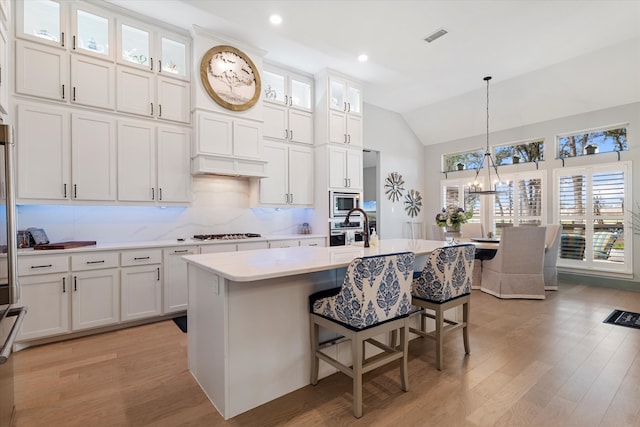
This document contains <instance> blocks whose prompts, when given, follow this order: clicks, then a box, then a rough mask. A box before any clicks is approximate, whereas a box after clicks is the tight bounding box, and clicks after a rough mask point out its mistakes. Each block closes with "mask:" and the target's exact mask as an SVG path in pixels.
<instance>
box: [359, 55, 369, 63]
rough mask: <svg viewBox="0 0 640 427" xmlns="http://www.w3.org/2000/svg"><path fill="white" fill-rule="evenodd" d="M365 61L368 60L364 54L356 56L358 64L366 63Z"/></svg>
mask: <svg viewBox="0 0 640 427" xmlns="http://www.w3.org/2000/svg"><path fill="white" fill-rule="evenodd" d="M367 59H369V57H368V56H367V55H366V54H364V53H363V54H362V55H360V56H358V61H360V62H367Z"/></svg>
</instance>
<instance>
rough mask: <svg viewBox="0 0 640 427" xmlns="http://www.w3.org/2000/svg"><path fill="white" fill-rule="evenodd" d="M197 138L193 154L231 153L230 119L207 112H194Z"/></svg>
mask: <svg viewBox="0 0 640 427" xmlns="http://www.w3.org/2000/svg"><path fill="white" fill-rule="evenodd" d="M196 124H197V126H198V139H197V141H196V142H195V144H196V146H195V147H194V150H193V151H194V154H196V153H197V154H214V155H215V154H222V155H225V156H231V155H232V154H233V126H232V122H231V120H230V119H227V118H226V117H222V116H217V115H215V114H209V113H202V112H198V113H196Z"/></svg>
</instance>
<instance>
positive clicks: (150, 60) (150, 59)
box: [149, 58, 153, 71]
mask: <svg viewBox="0 0 640 427" xmlns="http://www.w3.org/2000/svg"><path fill="white" fill-rule="evenodd" d="M149 62H150V64H151V71H153V58H149Z"/></svg>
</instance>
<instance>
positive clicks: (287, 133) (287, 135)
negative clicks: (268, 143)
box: [284, 129, 289, 139]
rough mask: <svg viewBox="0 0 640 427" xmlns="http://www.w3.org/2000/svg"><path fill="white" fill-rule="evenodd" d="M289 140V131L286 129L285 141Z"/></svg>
mask: <svg viewBox="0 0 640 427" xmlns="http://www.w3.org/2000/svg"><path fill="white" fill-rule="evenodd" d="M288 138H289V129H285V130H284V139H288Z"/></svg>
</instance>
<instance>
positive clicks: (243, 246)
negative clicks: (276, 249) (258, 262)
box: [238, 240, 269, 252]
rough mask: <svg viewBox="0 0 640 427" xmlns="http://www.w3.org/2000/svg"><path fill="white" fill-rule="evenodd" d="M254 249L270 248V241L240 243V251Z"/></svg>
mask: <svg viewBox="0 0 640 427" xmlns="http://www.w3.org/2000/svg"><path fill="white" fill-rule="evenodd" d="M254 249H269V243H268V242H266V241H264V240H263V241H260V242H242V243H238V252H240V251H252V250H254Z"/></svg>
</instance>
